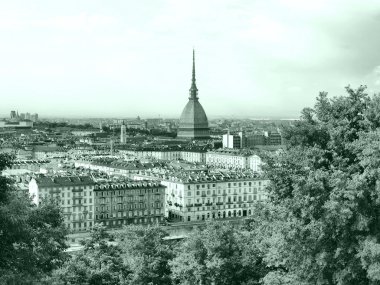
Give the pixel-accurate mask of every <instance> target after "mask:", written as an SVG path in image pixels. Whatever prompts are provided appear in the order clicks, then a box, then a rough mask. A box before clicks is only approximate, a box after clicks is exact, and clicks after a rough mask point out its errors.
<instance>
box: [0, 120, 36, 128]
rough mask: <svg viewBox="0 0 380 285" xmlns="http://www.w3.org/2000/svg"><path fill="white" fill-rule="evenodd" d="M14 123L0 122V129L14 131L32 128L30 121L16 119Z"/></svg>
mask: <svg viewBox="0 0 380 285" xmlns="http://www.w3.org/2000/svg"><path fill="white" fill-rule="evenodd" d="M14 120H15V121H0V128H10V129H11V128H14V129H23V128H24V129H29V128H33V122H32V121H19V120H18V119H17V117H16V119H14Z"/></svg>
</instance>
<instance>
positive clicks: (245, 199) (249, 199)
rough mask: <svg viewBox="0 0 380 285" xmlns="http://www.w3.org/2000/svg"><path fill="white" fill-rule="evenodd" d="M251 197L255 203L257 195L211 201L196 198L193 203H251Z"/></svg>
mask: <svg viewBox="0 0 380 285" xmlns="http://www.w3.org/2000/svg"><path fill="white" fill-rule="evenodd" d="M252 197H253V201H255V200H256V199H257V195H253V196H252V195H248V196H247V195H244V196H233V197H218V198H213V199H212V200H211V199H210V198H208V199H207V200H206V199H205V198H204V199H200V198H197V199H195V201H196V202H195V203H197V204H205V203H207V204H210V203H217V202H220V203H222V202H223V203H224V202H228V203H230V202H243V201H252ZM258 200H261V195H259V196H258ZM187 203H188V204H189V205H190V204H192V203H193V201H192V199H188V200H187Z"/></svg>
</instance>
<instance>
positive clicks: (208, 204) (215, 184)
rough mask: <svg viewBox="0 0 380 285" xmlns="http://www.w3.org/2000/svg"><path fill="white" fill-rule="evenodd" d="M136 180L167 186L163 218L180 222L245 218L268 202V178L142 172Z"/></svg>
mask: <svg viewBox="0 0 380 285" xmlns="http://www.w3.org/2000/svg"><path fill="white" fill-rule="evenodd" d="M135 179H142V180H143V179H158V180H159V181H160V182H161V184H163V185H165V186H166V191H165V216H166V217H168V218H169V219H172V220H178V221H182V222H192V221H202V220H207V219H223V218H233V217H245V216H250V215H251V214H252V207H253V205H254V203H256V202H258V201H264V200H266V199H267V192H266V190H265V188H266V186H267V185H268V183H269V180H268V179H265V178H263V177H259V176H255V175H252V174H245V175H244V174H240V175H233V174H228V175H223V174H216V175H206V174H204V175H197V176H191V175H189V174H188V173H187V174H184V175H178V174H177V175H176V174H166V175H160V174H155V173H152V172H145V173H141V174H139V175H136V176H135Z"/></svg>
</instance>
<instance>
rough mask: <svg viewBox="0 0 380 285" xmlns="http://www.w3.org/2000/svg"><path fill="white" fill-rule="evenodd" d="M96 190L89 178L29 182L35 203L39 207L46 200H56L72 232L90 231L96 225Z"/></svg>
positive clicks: (35, 179)
mask: <svg viewBox="0 0 380 285" xmlns="http://www.w3.org/2000/svg"><path fill="white" fill-rule="evenodd" d="M94 188H95V183H94V181H93V180H92V179H91V177H89V176H70V177H40V178H33V179H31V181H30V182H29V194H30V195H31V197H32V199H33V202H34V203H35V204H36V205H37V206H38V205H39V204H40V203H43V202H44V200H46V199H51V198H53V199H55V200H56V201H57V202H58V203H59V204H60V205H61V207H62V210H63V215H64V223H65V225H66V226H67V227H68V228H69V229H70V230H71V231H72V232H84V231H88V230H90V229H91V227H92V226H93V225H94V193H93V191H94Z"/></svg>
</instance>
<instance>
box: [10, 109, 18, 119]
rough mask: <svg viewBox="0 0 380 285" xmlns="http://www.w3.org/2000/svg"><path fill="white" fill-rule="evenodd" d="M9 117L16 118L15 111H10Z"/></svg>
mask: <svg viewBox="0 0 380 285" xmlns="http://www.w3.org/2000/svg"><path fill="white" fill-rule="evenodd" d="M10 117H11V119H16V118H17V115H16V111H11V115H10Z"/></svg>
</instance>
